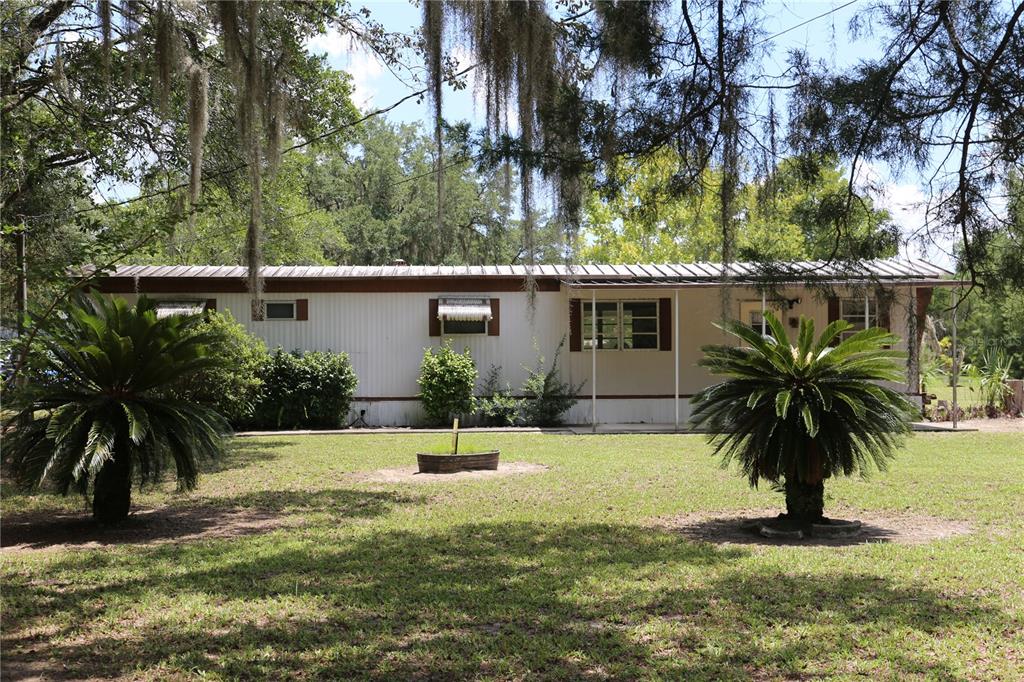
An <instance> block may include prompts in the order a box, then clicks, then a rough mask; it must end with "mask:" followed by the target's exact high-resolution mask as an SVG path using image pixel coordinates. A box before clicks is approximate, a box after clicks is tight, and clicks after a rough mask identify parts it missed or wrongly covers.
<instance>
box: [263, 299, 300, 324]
mask: <svg viewBox="0 0 1024 682" xmlns="http://www.w3.org/2000/svg"><path fill="white" fill-rule="evenodd" d="M263 312H264V317H265V318H266V319H268V320H294V319H295V301H267V302H266V303H264V304H263Z"/></svg>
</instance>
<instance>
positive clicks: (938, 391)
mask: <svg viewBox="0 0 1024 682" xmlns="http://www.w3.org/2000/svg"><path fill="white" fill-rule="evenodd" d="M928 393H930V394H932V395H934V396H935V399H936V400H945V401H946V402H947V403H949V404H950V405H952V404H953V387H952V386H949V385H947V384H946V383H943V384H941V385H934V386H933V385H931V384H929V385H928ZM956 402H957V404H958V405H959V406H960V407H962V408H967V407H975V406H978V407H980V406H982V405H984V404H985V401H984V400H982V398H981V391H980V387H979V384H978V382H977V381H975V380H972V379H965V378H963V377H960V378H959V379H958V380H957V388H956Z"/></svg>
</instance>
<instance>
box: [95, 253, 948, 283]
mask: <svg viewBox="0 0 1024 682" xmlns="http://www.w3.org/2000/svg"><path fill="white" fill-rule="evenodd" d="M722 270H723V268H722V265H721V264H720V263H663V264H640V263H637V264H633V265H603V264H585V265H535V266H532V267H531V266H527V265H380V266H377V265H313V266H307V265H271V266H265V267H264V268H262V275H263V277H264V278H265V279H381V278H421V277H427V278H458V277H474V278H489V277H494V278H523V277H527V276H528V275H531V274H532V276H533V277H538V278H557V279H560V280H563V281H565V282H566V284H569V285H570V286H571V285H584V284H587V285H595V284H604V285H612V284H654V285H657V284H666V285H679V284H713V283H715V282H718V281H720V280H721V279H722V274H723V273H722ZM246 273H247V268H245V267H243V266H239V265H235V266H221V265H122V266H119V267H117V268H116V269H115V270H114V271H113V272H111V273H110V276H112V277H119V278H120V277H125V278H136V277H138V278H149V277H159V278H165V277H174V278H214V279H244V278H245V277H246ZM727 276H728V278H729V279H731V280H733V281H737V280H738V281H751V282H756V281H759V280H761V281H765V280H771V281H780V280H787V279H789V280H792V281H806V280H818V281H851V280H890V281H909V282H933V283H939V282H944V283H953V280H952V278H953V273H952V272H950V271H949V270H946V269H944V268H941V267H939V266H937V265H934V264H932V263H929V262H927V261H924V260H920V259H916V258H888V259H878V260H868V261H859V262H857V263H854V264H851V263H847V262H825V261H798V262H788V263H776V264H773V265H764V264H760V263H731V264H730V265H729V267H728V271H727Z"/></svg>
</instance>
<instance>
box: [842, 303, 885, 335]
mask: <svg viewBox="0 0 1024 682" xmlns="http://www.w3.org/2000/svg"><path fill="white" fill-rule="evenodd" d="M865 305H866V306H868V311H867V313H868V326H869V327H875V326H877V325H878V320H877V319H876V317H877V314H878V310H877V306H874V305H872V303H871V299H865V298H841V299H839V319H840V320H845V321H847V322H849V323H850V324H852V325H853V328H852V329H850V330H849V331H845V332H843V334H842V337H843V338H844V339H845V338H847V337H848V336H852V335H853V334H854V333H856V332H859V331H860V330H862V329H864V306H865Z"/></svg>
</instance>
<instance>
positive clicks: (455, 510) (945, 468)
mask: <svg viewBox="0 0 1024 682" xmlns="http://www.w3.org/2000/svg"><path fill="white" fill-rule="evenodd" d="M429 440H430V438H429V437H423V436H412V435H409V436H406V435H395V436H371V435H358V436H306V437H291V438H282V437H274V438H264V439H238V440H236V441H235V442H234V444H233V448H232V451H231V454H230V456H229V457H228V458H227V459H225V460H223V461H221V462H219V463H218V464H217V465H216V467H214V470H213V471H212V472H210V473H208V474H207V475H206V476H205V477H204V478H203V479H202V481H201V487H200V489H199V491H198V492H196V493H192V494H176V493H174V492H173V491H172V489H170V488H168V489H167V490H159V491H150V492H146V493H144V494H142V495H139V496H137V499H136V504H138V505H141V506H149V507H152V506H158V505H169V506H170V508H171V509H173V510H184V511H188V510H205V511H203V513H202V514H198V515H197V516H196V518H202V519H205V522H206V523H209V524H213V525H215V524H217V523H218V520H220V522H224V521H223V520H224V519H227V518H229V516H230V514H231V513H235V512H238V511H240V510H241V511H248V512H253V513H256V512H259V513H260V514H262V516H261V517H260V518H282V519H283V520H284V521H285V522H286V523H288V524H290V525H289V526H287V527H282V526H280V525H277V526H270V527H268V528H267V529H266V532H262V533H253V534H247V535H246V534H242V535H238V536H236V537H231V538H216V537H214V538H201V539H193V540H188V539H183V540H181V541H180V542H174V543H163V544H138V543H136V544H125V545H108V546H103V547H96V548H92V547H90V546H88V545H86V546H80V547H78V548H65V547H51V548H49V549H43V550H40V551H31V552H19V553H9V552H5V553H4V554H3V557H2V570H0V575H2V579H3V585H4V588H3V594H2V598H3V641H2V646H3V656H4V665H5V666H6V669H5V674H4V677H5V678H13V677H15V676H16V674H18V673H20V674H25V673H29V672H30V673H34V674H42V673H49V674H52V675H55V676H67V677H89V676H103V677H108V676H112V677H113V676H121V677H125V678H132V679H139V678H141V679H149V678H161V679H166V678H173V679H180V678H199V677H208V678H213V679H229V678H230V679H239V678H241V679H265V678H271V679H304V678H305V679H310V678H327V679H352V678H354V679H363V678H369V679H381V680H384V679H410V678H413V679H458V678H496V679H527V678H529V679H534V678H537V679H565V680H573V679H580V678H598V679H623V680H632V679H709V680H710V679H714V680H718V679H752V678H753V679H758V680H761V679H820V678H832V679H851V680H852V679H864V678H867V677H870V678H874V679H885V680H890V679H891V680H906V679H921V680H924V679H934V680H960V679H978V680H982V679H984V680H990V679H1002V680H1019V679H1022V678H1024V573H1022V571H1021V570H1020V569H1021V563H1022V561H1024V554H1022V550H1021V548H1022V547H1024V518H1022V516H1021V514H1020V504H1021V500H1022V499H1024V483H1022V481H1024V442H1022V439H1021V438H1020V436H1019V435H1013V434H985V433H965V434H919V435H917V436H916V437H915V438H913V439H912V440H911V441H909V443H908V446H907V449H906V450H905V451H904V452H903V453H902V454H901V456H900V458H899V459H898V461H896V462H895V463H894V464H893V466H892V468H891V471H890V472H889V473H888V474H886V475H879V476H875V477H873V478H872V479H871V480H868V481H863V480H860V479H852V480H842V481H837V482H834V483H830V484H829V486H828V487H827V491H826V494H827V495H828V499H827V504H828V505H829V508H830V509H831V510H833V511H836V510H846V511H847V512H849V513H850V514H852V513H855V512H854V510H883V511H888V512H904V511H912V512H914V513H919V514H930V515H934V516H938V517H944V518H948V519H960V520H966V521H969V522H970V523H971V524H972V526H973V528H974V531H973V532H972V533H971V534H969V535H965V536H960V537H956V538H950V539H946V540H941V541H936V542H933V543H930V544H926V545H920V546H901V545H893V544H870V545H857V546H850V547H842V548H828V547H807V546H803V547H785V546H761V545H756V544H755V545H717V544H711V543H703V542H692V541H689V540H687V539H686V538H684V537H683V536H682V535H681V534H679V533H678V532H674V531H672V530H669V529H666V528H664V527H658V526H656V525H652V523H651V522H652V520H654V519H658V518H662V517H670V516H672V515H677V514H682V513H687V512H693V511H699V510H733V509H755V508H766V507H777V506H778V505H779V504H780V502H781V500H780V498H779V496H778V495H777V494H775V493H772V492H770V491H768V490H765V489H762V490H751V489H749V488H748V487H747V486H746V483H745V482H744V480H742V478H740V477H737V476H736V475H735V472H730V471H725V470H722V469H721V468H719V467H718V466H717V462H716V461H715V460H714V458H713V457H711V456H710V454H709V448H708V447H707V446H706V445H705V443H704V442H703V440H702V439H701V438H700V437H697V436H672V435H651V436H647V435H645V436H639V435H629V436H561V435H550V434H484V435H474V437H473V440H474V441H476V443H475V444H474V445H479V446H483V447H488V446H492V447H500V449H501V450H502V453H503V457H504V458H506V459H508V460H517V461H529V462H537V463H542V464H546V465H548V466H549V467H550V470H549V471H546V472H543V473H538V474H529V475H522V476H518V477H506V478H493V479H488V480H467V481H461V482H458V483H437V484H425V485H414V484H403V485H385V484H379V483H359V482H355V481H354V480H353V479H352V478H351V477H349V476H348V474H350V473H351V472H358V471H369V470H375V469H379V468H386V467H395V466H402V465H408V464H410V463H411V462H412V461H413V459H412V456H413V453H414V452H415V451H416V450H418V449H423V448H424V446H426V445H429V443H428V441H429ZM81 504H82V503H81V501H80V500H77V499H75V498H71V499H68V500H61V499H59V498H52V497H45V496H34V497H28V496H18V495H12V494H10V493H7V494H5V495H4V499H3V507H4V513H5V517H6V520H7V521H8V522H9V521H11V520H12V519H13V520H16V519H18V518H19V516H20V515H22V514H27V513H30V512H34V513H39V512H50V511H60V510H67V509H71V508H75V509H80V508H81ZM174 531H175V529H174V528H171V529H170V534H171V535H173V532H174Z"/></svg>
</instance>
